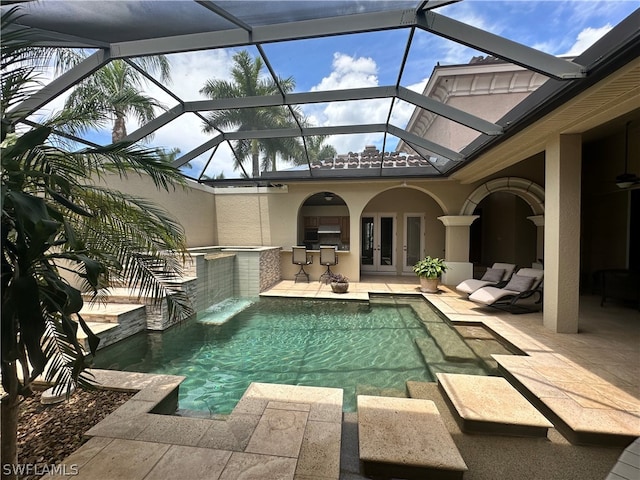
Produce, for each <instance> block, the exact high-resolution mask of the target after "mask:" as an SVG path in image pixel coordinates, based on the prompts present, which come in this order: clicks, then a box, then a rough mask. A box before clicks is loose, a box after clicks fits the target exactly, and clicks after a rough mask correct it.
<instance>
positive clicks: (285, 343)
mask: <svg viewBox="0 0 640 480" xmlns="http://www.w3.org/2000/svg"><path fill="white" fill-rule="evenodd" d="M242 301H244V302H246V299H244V300H242ZM245 307H246V308H245ZM225 310H230V311H232V312H234V313H235V312H237V313H235V315H233V316H232V317H231V318H230V319H229V320H228V321H225V322H224V323H219V322H220V321H221V320H220V314H221V311H222V313H224V311H225ZM212 315H214V317H212ZM486 343H487V342H484V344H486ZM496 349H498V351H494V350H496ZM485 350H486V349H485ZM490 350H491V353H509V352H508V351H506V349H504V347H502V346H501V345H500V344H498V343H497V342H495V341H494V344H492V348H491V349H490ZM490 362H491V359H490V353H487V352H486V351H484V350H478V349H477V348H476V349H475V350H474V348H473V345H472V342H468V341H467V342H465V341H463V340H462V336H461V335H460V334H459V332H457V331H456V330H454V329H452V328H451V327H450V326H449V325H448V324H446V322H444V320H443V319H442V317H441V316H440V315H439V314H438V313H437V312H436V311H435V310H434V309H433V308H432V307H431V306H430V304H428V303H427V302H426V301H425V300H423V299H422V298H421V297H420V298H415V299H413V298H407V297H392V296H385V297H380V298H372V299H371V301H370V302H354V301H327V300H322V301H320V300H309V299H292V298H259V299H252V301H251V302H249V304H248V305H244V304H243V305H242V308H238V302H231V306H229V307H228V308H227V307H225V308H222V309H220V308H216V309H212V311H211V312H205V313H203V314H200V315H198V318H197V319H194V320H191V321H189V322H187V323H185V324H182V325H179V326H177V327H174V328H172V329H170V330H168V331H166V332H163V333H157V332H143V333H141V334H138V335H135V336H133V337H130V338H128V339H126V340H123V341H121V342H119V343H117V344H115V345H112V346H110V347H107V348H105V349H103V350H100V351H99V352H98V354H97V356H96V358H95V361H94V366H95V367H96V368H107V369H115V370H126V371H135V372H148V373H162V374H172V375H184V376H185V377H186V380H185V381H184V382H183V383H182V385H181V386H180V397H179V408H180V409H185V410H200V411H204V412H209V413H212V414H213V413H215V414H226V413H230V412H231V410H233V407H234V406H235V405H236V403H237V402H238V400H240V398H241V397H242V394H243V393H244V391H245V390H246V389H247V387H248V386H249V384H250V383H251V382H254V381H255V382H265V383H284V384H291V385H309V386H325V387H337V388H343V389H344V408H345V410H346V411H354V410H355V398H356V395H359V394H374V395H375V394H382V395H399V396H403V395H404V392H405V382H406V381H407V380H418V381H434V379H435V373H436V372H439V371H445V372H456V373H472V374H481V375H486V374H489V373H491V368H492V365H491V363H490Z"/></svg>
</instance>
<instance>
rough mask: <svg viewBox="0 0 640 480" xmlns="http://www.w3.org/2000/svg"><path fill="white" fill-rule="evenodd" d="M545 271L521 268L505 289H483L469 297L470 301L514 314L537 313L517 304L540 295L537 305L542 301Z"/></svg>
mask: <svg viewBox="0 0 640 480" xmlns="http://www.w3.org/2000/svg"><path fill="white" fill-rule="evenodd" d="M543 276H544V271H543V270H539V269H537V268H521V269H520V270H518V272H517V273H515V274H514V275H513V276H512V277H511V280H509V282H508V283H507V284H506V285H505V286H504V287H503V288H498V287H482V288H479V289H478V290H476V291H475V292H473V293H472V294H471V295H469V300H471V301H472V302H475V303H479V304H481V305H486V306H488V307H496V308H501V309H503V310H508V311H511V312H512V313H526V312H531V311H535V310H534V309H532V308H531V307H530V306H522V305H517V302H519V301H520V300H523V299H525V298H529V297H531V296H533V295H535V294H538V296H539V297H538V300H537V301H536V303H540V302H541V301H542V279H543Z"/></svg>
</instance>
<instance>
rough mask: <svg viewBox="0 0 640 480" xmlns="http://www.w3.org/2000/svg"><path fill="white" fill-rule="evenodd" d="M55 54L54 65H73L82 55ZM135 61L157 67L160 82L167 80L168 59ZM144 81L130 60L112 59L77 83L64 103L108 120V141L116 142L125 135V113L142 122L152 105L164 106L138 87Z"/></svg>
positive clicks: (146, 67)
mask: <svg viewBox="0 0 640 480" xmlns="http://www.w3.org/2000/svg"><path fill="white" fill-rule="evenodd" d="M57 55H58V56H57V60H58V68H60V65H73V64H74V63H77V62H78V61H79V60H80V59H81V58H82V57H81V56H74V55H73V54H69V52H68V51H66V50H63V51H61V52H58V54H57ZM136 62H137V63H138V64H139V66H140V68H142V69H143V70H145V71H148V72H155V71H158V72H159V73H160V76H161V80H162V81H163V82H165V83H166V82H168V81H169V62H168V60H167V58H166V57H164V56H153V57H144V58H142V59H136ZM144 81H145V78H144V76H143V75H142V74H141V73H140V72H139V71H138V70H136V69H135V68H134V67H132V66H131V65H130V64H128V63H127V62H125V61H124V60H113V61H112V62H110V63H109V64H107V65H105V66H104V67H102V68H101V69H100V70H98V71H97V72H95V73H94V74H93V75H91V76H90V77H89V78H87V79H85V80H84V81H82V82H81V83H80V84H78V86H76V87H75V88H74V89H73V91H72V92H71V95H70V96H69V98H68V99H67V101H66V103H65V107H66V108H69V109H79V108H83V109H84V110H88V112H87V113H90V112H94V113H96V114H97V115H100V116H101V117H102V118H104V119H105V120H108V121H110V122H112V124H113V128H112V131H111V141H112V142H113V143H116V142H119V141H121V140H122V139H123V138H124V137H126V136H127V128H126V119H127V117H129V116H133V117H135V118H136V119H137V120H138V121H139V122H140V123H144V122H148V121H150V120H153V119H154V118H155V109H156V108H160V109H164V107H163V105H161V104H160V103H159V102H158V101H157V100H156V99H154V98H153V97H150V96H148V95H146V94H144V93H142V92H141V91H140V90H141V89H142V87H143V84H144ZM105 114H107V115H106V118H105ZM92 123H95V122H92ZM81 130H82V128H81Z"/></svg>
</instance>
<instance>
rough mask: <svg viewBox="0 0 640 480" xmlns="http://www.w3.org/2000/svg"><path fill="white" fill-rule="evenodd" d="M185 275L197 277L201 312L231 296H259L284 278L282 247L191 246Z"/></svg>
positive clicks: (198, 300) (197, 292)
mask: <svg viewBox="0 0 640 480" xmlns="http://www.w3.org/2000/svg"><path fill="white" fill-rule="evenodd" d="M190 253H191V261H190V262H189V265H187V267H186V268H185V275H188V276H193V277H197V280H196V283H197V287H196V300H195V307H196V310H197V311H202V310H205V309H206V308H207V307H209V306H211V305H213V304H215V303H219V302H221V301H223V300H225V299H227V298H230V297H255V296H258V295H259V294H260V292H262V291H264V290H266V289H268V288H269V287H271V286H272V285H274V284H275V283H277V282H279V281H280V279H281V278H282V274H281V271H280V248H279V247H198V248H193V249H190Z"/></svg>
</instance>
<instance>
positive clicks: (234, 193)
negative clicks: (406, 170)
mask: <svg viewBox="0 0 640 480" xmlns="http://www.w3.org/2000/svg"><path fill="white" fill-rule="evenodd" d="M473 189H474V185H459V184H457V183H456V182H453V181H440V180H417V181H413V180H410V181H407V182H406V186H403V185H402V182H400V181H397V180H394V181H381V182H370V181H369V182H340V183H333V184H331V183H290V184H289V185H287V186H286V187H284V188H245V189H243V188H230V189H218V190H216V192H217V195H216V202H215V208H216V215H215V216H216V218H217V220H218V223H217V231H218V241H219V243H220V244H221V245H260V246H267V245H269V246H282V247H283V248H284V249H285V250H286V249H290V247H291V246H292V245H296V244H298V242H299V239H300V229H301V225H300V223H301V222H302V217H303V216H304V215H305V214H313V213H310V212H316V211H317V212H319V214H322V215H328V214H329V213H327V212H325V211H324V210H323V208H322V207H315V209H308V208H304V209H303V204H304V201H305V200H306V199H307V198H308V197H309V196H311V195H313V194H315V193H319V192H326V191H330V192H332V193H334V194H335V195H337V196H340V197H341V198H342V199H343V200H344V201H345V203H346V207H342V208H340V209H338V210H339V211H338V210H336V214H339V215H340V216H344V215H346V214H347V212H348V215H349V216H350V232H351V243H350V247H349V251H348V252H346V253H340V264H339V265H340V267H339V271H340V272H342V273H345V274H346V275H348V276H349V277H350V278H352V279H354V280H357V279H358V278H359V275H360V265H359V264H360V243H359V240H360V217H361V215H362V213H363V212H365V211H366V212H394V213H396V214H397V221H398V224H397V227H398V230H397V231H398V236H399V237H400V235H401V233H402V232H403V229H404V218H403V217H404V213H420V212H424V213H425V218H426V224H425V232H426V237H425V240H426V243H425V252H426V254H429V255H434V256H444V255H445V252H444V226H443V225H442V223H441V222H440V221H439V220H438V219H437V217H438V216H441V215H447V214H451V213H452V214H454V215H455V214H458V212H459V211H460V209H461V207H462V204H463V203H464V200H465V199H466V197H467V196H468V194H469V193H470V192H471V191H473ZM316 209H319V210H316ZM397 245H398V250H397V252H396V253H397V255H398V257H397V258H399V259H401V258H402V250H401V249H402V241H401V238H399V239H398V241H397ZM317 261H318V259H317V258H316V261H315V262H314V265H312V266H310V267H308V268H307V269H306V270H307V271H309V272H310V273H311V276H312V278H314V277H315V278H317V277H318V276H319V275H320V274H321V273H322V270H323V267H321V266H320V265H318V264H317ZM397 265H398V271H397V273H398V274H399V273H401V269H402V262H401V261H399V262H398V263H397ZM294 270H295V271H297V267H296V266H294V265H291V259H290V254H289V253H287V252H284V253H283V261H282V271H283V278H292V276H293V273H295V271H294Z"/></svg>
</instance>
